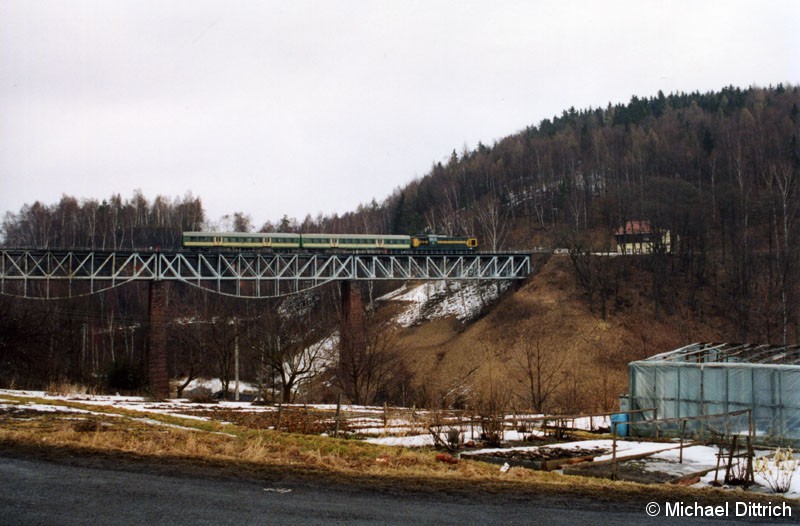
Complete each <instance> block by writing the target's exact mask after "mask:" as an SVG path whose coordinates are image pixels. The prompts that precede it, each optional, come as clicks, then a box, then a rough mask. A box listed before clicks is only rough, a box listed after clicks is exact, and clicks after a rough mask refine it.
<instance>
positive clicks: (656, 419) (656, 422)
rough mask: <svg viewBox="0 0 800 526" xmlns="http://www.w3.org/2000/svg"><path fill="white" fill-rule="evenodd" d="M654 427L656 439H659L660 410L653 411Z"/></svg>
mask: <svg viewBox="0 0 800 526" xmlns="http://www.w3.org/2000/svg"><path fill="white" fill-rule="evenodd" d="M653 425H654V426H655V431H654V433H655V435H654V436H655V438H658V408H655V409H653Z"/></svg>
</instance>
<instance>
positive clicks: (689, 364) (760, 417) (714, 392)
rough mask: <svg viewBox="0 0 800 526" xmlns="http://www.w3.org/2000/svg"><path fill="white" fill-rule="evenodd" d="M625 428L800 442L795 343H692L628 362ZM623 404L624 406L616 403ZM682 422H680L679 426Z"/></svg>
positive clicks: (799, 369)
mask: <svg viewBox="0 0 800 526" xmlns="http://www.w3.org/2000/svg"><path fill="white" fill-rule="evenodd" d="M628 380H629V383H628V386H629V387H628V398H627V405H628V408H627V409H630V410H632V411H634V410H642V409H650V408H652V409H654V410H655V411H654V413H655V418H656V419H657V422H658V424H657V426H656V425H653V424H648V423H647V420H648V419H651V418H653V417H652V416H651V415H650V414H648V413H647V412H644V413H632V414H631V415H630V426H629V427H630V433H631V434H636V435H641V436H646V435H652V434H654V433H655V434H658V433H659V432H661V433H663V434H667V435H669V434H670V433H673V434H678V432H679V431H678V430H680V431H681V432H683V430H684V429H685V430H686V431H688V432H690V433H693V434H695V435H704V436H705V437H709V436H710V437H711V438H713V436H714V435H732V434H741V435H743V434H748V435H752V436H753V437H754V439H755V441H756V442H757V443H762V444H776V445H791V446H795V447H796V446H798V445H800V345H792V346H782V345H755V344H734V343H695V344H692V345H688V346H686V347H682V348H680V349H676V350H674V351H670V352H666V353H663V354H658V355H656V356H652V357H650V358H647V359H645V360H640V361H636V362H631V363H629V364H628ZM623 409H626V408H624V407H623ZM681 426H683V427H681Z"/></svg>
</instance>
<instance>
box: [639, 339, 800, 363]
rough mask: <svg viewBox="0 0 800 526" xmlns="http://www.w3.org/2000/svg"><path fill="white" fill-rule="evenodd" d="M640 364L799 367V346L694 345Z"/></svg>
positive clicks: (651, 358)
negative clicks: (731, 364)
mask: <svg viewBox="0 0 800 526" xmlns="http://www.w3.org/2000/svg"><path fill="white" fill-rule="evenodd" d="M642 361H645V362H652V361H667V362H683V363H751V364H769V365H800V345H770V344H754V343H714V342H703V343H693V344H691V345H687V346H686V347H681V348H680V349H675V350H674V351H669V352H665V353H661V354H657V355H655V356H651V357H650V358H646V359H645V360H642Z"/></svg>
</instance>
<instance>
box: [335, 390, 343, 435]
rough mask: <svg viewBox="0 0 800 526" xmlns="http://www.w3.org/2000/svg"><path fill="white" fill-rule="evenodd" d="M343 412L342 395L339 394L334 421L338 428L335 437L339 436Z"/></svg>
mask: <svg viewBox="0 0 800 526" xmlns="http://www.w3.org/2000/svg"><path fill="white" fill-rule="evenodd" d="M341 412H342V394H341V393H339V398H337V399H336V416H335V417H334V421H335V422H336V427H335V428H334V429H333V436H335V437H338V436H339V416H340V414H341Z"/></svg>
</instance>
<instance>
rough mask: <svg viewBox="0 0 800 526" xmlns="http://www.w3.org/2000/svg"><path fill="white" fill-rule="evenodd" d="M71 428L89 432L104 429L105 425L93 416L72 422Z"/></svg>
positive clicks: (79, 431)
mask: <svg viewBox="0 0 800 526" xmlns="http://www.w3.org/2000/svg"><path fill="white" fill-rule="evenodd" d="M72 429H73V430H75V431H76V432H78V433H90V432H98V431H106V429H107V428H106V427H105V426H104V425H103V423H102V422H100V421H99V420H96V419H94V418H90V419H88V420H79V421H77V422H74V423H73V424H72Z"/></svg>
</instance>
